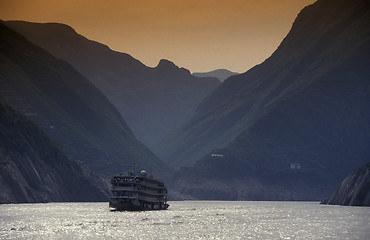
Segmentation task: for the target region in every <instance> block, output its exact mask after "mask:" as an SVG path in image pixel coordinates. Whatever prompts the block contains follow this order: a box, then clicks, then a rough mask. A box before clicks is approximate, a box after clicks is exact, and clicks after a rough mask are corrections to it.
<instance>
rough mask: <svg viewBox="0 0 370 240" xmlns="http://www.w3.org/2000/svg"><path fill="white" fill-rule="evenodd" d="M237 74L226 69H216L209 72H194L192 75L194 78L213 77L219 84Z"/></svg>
mask: <svg viewBox="0 0 370 240" xmlns="http://www.w3.org/2000/svg"><path fill="white" fill-rule="evenodd" d="M238 74H239V73H236V72H231V71H229V70H227V69H216V70H213V71H210V72H195V73H193V75H194V76H196V77H215V78H217V79H218V80H220V81H221V82H223V81H225V80H226V79H228V78H229V77H231V76H234V75H238Z"/></svg>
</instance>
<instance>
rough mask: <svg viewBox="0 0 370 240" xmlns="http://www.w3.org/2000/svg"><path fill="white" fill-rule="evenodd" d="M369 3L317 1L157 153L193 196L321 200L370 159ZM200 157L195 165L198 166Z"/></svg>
mask: <svg viewBox="0 0 370 240" xmlns="http://www.w3.org/2000/svg"><path fill="white" fill-rule="evenodd" d="M368 66H370V3H369V2H368V1H361V0H357V1H349V0H341V1H334V0H319V1H317V2H316V3H315V4H313V5H311V6H308V7H306V8H305V9H303V10H302V11H301V13H300V14H299V15H298V17H297V19H296V20H295V22H294V24H293V26H292V29H291V31H290V32H289V34H288V35H287V36H286V38H285V39H284V40H283V42H282V43H281V45H280V46H279V48H278V49H277V50H276V51H275V52H274V54H273V55H272V56H271V57H270V58H269V59H267V60H266V61H265V62H264V63H262V64H260V65H258V66H256V67H254V68H253V69H251V70H249V71H248V72H246V73H244V74H241V75H237V76H233V77H230V78H229V79H228V80H226V81H225V82H224V83H223V84H222V85H221V86H220V87H219V88H218V89H216V90H215V91H214V92H213V93H212V94H211V95H209V96H208V97H207V98H206V99H205V100H204V101H203V102H202V103H201V104H200V106H199V107H198V109H197V111H196V113H195V115H194V117H193V118H192V119H191V120H190V121H189V122H188V123H187V124H186V125H185V126H184V127H183V128H181V129H180V130H178V131H176V132H175V133H173V134H172V135H171V136H170V137H168V138H167V139H166V140H165V141H163V142H162V145H161V146H160V148H159V149H158V152H159V153H160V155H161V156H162V157H163V159H165V160H166V161H168V162H169V163H171V164H172V166H174V167H177V168H180V167H181V166H190V168H183V169H182V170H180V171H179V172H178V174H177V177H176V179H175V180H174V188H175V189H178V190H179V191H180V192H181V193H183V194H185V195H189V196H191V197H194V198H200V199H207V198H223V199H249V200H251V199H259V200H319V199H323V198H324V197H325V195H326V193H327V191H333V189H334V188H335V186H336V185H337V184H338V182H340V181H341V180H342V179H343V177H344V176H345V175H346V174H347V172H348V169H353V168H354V167H356V166H359V165H361V164H363V163H364V162H365V161H367V160H368V159H369V157H370V149H369V147H368V146H369V145H370V125H369V122H370V108H369V106H370V81H369V79H370V68H369V67H368ZM198 159H201V160H198Z"/></svg>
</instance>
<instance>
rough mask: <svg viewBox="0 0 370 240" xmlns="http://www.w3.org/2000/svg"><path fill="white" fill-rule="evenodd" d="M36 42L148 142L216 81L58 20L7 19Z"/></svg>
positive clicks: (185, 115)
mask: <svg viewBox="0 0 370 240" xmlns="http://www.w3.org/2000/svg"><path fill="white" fill-rule="evenodd" d="M5 24H7V25H8V26H9V27H11V28H13V29H14V30H16V31H17V32H19V33H20V34H22V35H24V36H26V37H27V38H28V39H29V40H30V41H32V42H33V43H35V44H36V45H38V46H40V47H42V48H44V49H45V50H47V51H48V52H49V53H51V54H52V55H54V56H56V57H57V58H60V59H63V60H65V61H67V62H69V63H70V64H72V65H73V66H74V67H75V68H76V69H77V70H78V71H79V72H81V73H82V74H83V75H85V76H86V77H87V78H88V79H89V80H90V81H91V82H92V83H93V84H94V85H95V86H97V87H98V88H99V89H101V91H102V92H103V93H104V94H105V95H106V96H107V98H108V99H109V100H110V101H111V102H112V103H113V104H114V105H115V107H116V108H117V109H118V110H119V112H120V113H121V115H122V116H123V117H124V119H125V120H126V121H127V123H128V125H129V126H130V128H131V129H132V131H133V133H134V134H135V136H136V137H137V138H138V139H139V140H140V141H142V142H143V143H144V144H146V145H147V146H152V145H153V144H154V143H156V142H157V141H158V140H159V139H161V138H163V137H164V136H165V135H166V134H167V133H169V132H170V131H172V130H174V129H176V128H178V127H180V126H181V125H182V124H184V123H185V122H186V121H187V120H189V119H190V117H191V116H192V115H193V113H194V111H195V108H196V107H197V105H198V104H199V103H200V101H201V100H202V99H203V98H204V97H205V96H206V95H207V94H208V93H210V92H211V91H212V90H213V89H215V88H216V87H217V86H219V84H220V82H219V81H218V80H217V79H215V78H196V77H194V76H192V75H191V73H190V72H189V71H188V70H187V69H184V68H179V67H177V66H176V65H175V64H174V63H172V62H170V61H168V60H161V61H160V62H159V64H158V66H156V67H154V68H150V67H147V66H145V65H144V64H142V63H141V62H140V61H138V60H136V59H134V58H133V57H131V56H130V55H128V54H125V53H120V52H116V51H112V50H111V49H109V48H108V47H107V46H105V45H103V44H100V43H98V42H95V41H91V40H89V39H86V38H85V37H83V36H81V35H79V34H78V33H76V32H75V30H73V29H72V28H71V27H69V26H67V25H64V24H57V23H46V24H41V23H29V22H21V21H9V22H6V23H5Z"/></svg>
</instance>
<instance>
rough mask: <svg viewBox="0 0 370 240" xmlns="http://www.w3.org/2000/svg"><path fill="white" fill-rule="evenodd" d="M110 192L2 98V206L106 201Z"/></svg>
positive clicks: (0, 180)
mask: <svg viewBox="0 0 370 240" xmlns="http://www.w3.org/2000/svg"><path fill="white" fill-rule="evenodd" d="M107 191H108V186H107V185H106V184H105V183H104V182H103V181H102V179H100V178H99V177H97V176H95V175H94V174H92V173H91V172H89V171H87V170H86V169H84V168H82V167H81V166H80V165H79V164H77V163H76V162H74V161H72V160H70V159H69V158H68V157H67V156H66V154H65V153H64V152H63V151H61V149H60V148H59V147H58V146H57V145H56V144H55V143H54V142H52V141H51V140H50V139H49V138H48V137H47V136H46V134H44V133H43V132H42V130H41V129H40V128H39V127H38V126H37V125H35V124H34V123H32V122H31V121H29V120H28V119H27V118H26V117H25V116H23V115H22V114H20V113H19V112H17V111H16V110H14V109H13V108H11V107H10V106H9V105H8V104H7V103H6V102H5V101H4V100H3V99H2V98H1V97H0V203H20V202H49V201H58V202H59V201H107V199H108V192H107Z"/></svg>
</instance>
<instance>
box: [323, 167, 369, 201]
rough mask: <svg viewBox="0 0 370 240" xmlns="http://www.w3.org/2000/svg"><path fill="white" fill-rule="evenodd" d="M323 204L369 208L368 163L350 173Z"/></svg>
mask: <svg viewBox="0 0 370 240" xmlns="http://www.w3.org/2000/svg"><path fill="white" fill-rule="evenodd" d="M322 203H324V204H331V205H344V206H370V163H367V164H366V165H364V166H362V167H360V168H358V169H357V170H355V171H353V172H352V173H350V174H349V175H348V176H347V177H346V178H345V179H344V180H343V182H342V183H341V185H340V186H339V187H338V189H337V190H336V191H335V193H334V194H333V195H331V197H330V198H329V199H328V200H325V201H323V202H322Z"/></svg>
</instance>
